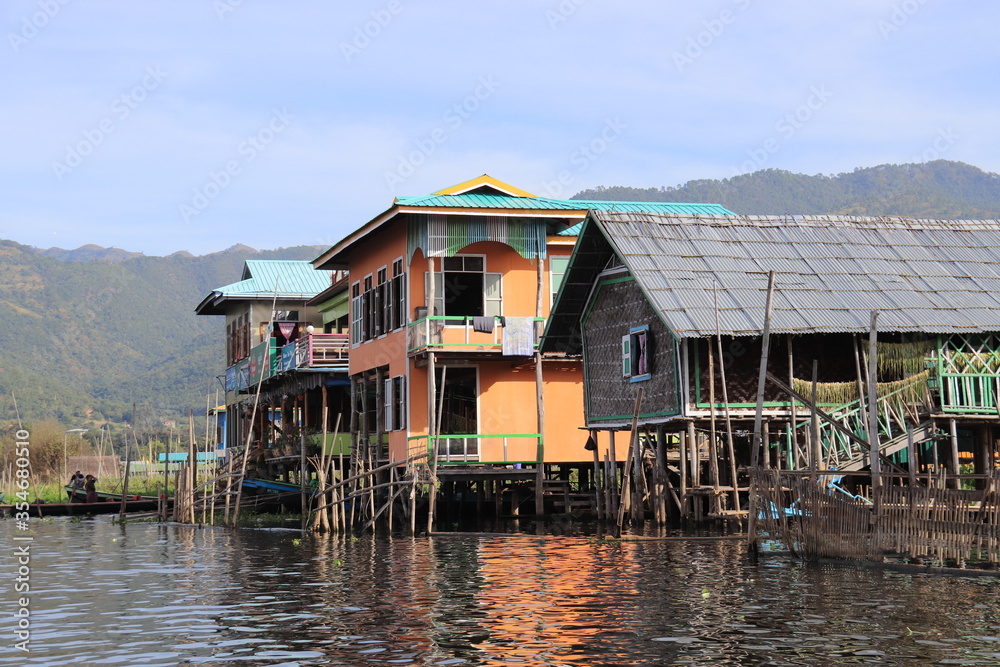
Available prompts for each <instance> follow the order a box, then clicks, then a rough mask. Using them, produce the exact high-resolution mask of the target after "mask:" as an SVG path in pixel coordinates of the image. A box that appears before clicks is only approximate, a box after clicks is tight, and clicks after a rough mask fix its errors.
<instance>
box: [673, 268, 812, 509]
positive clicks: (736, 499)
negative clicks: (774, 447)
mask: <svg viewBox="0 0 1000 667" xmlns="http://www.w3.org/2000/svg"><path fill="white" fill-rule="evenodd" d="M715 339H716V343H717V344H718V347H719V380H720V384H721V385H722V404H723V406H724V408H725V415H726V454H727V456H728V457H729V478H730V480H732V484H733V509H735V510H736V511H737V512H739V511H740V485H739V481H738V479H737V476H736V447H735V445H734V444H733V422H732V419H731V418H730V414H729V389H728V388H727V387H726V360H725V355H724V354H723V352H722V324H721V321H720V316H719V283H718V282H716V283H715ZM789 340H791V337H789ZM788 356H789V368H791V344H789V348H788ZM792 405H793V407H794V401H793V402H792ZM793 430H794V429H793ZM657 437H659V436H657ZM765 462H766V461H765ZM665 471H666V465H665V464H664V474H666V473H665Z"/></svg>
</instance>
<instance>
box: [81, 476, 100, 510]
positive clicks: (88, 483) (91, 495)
mask: <svg viewBox="0 0 1000 667" xmlns="http://www.w3.org/2000/svg"><path fill="white" fill-rule="evenodd" d="M83 489H84V491H86V492H87V502H88V503H96V502H97V478H96V477H94V476H93V475H87V477H86V480H85V481H84V484H83Z"/></svg>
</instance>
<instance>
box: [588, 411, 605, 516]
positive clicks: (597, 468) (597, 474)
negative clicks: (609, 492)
mask: <svg viewBox="0 0 1000 667" xmlns="http://www.w3.org/2000/svg"><path fill="white" fill-rule="evenodd" d="M590 439H591V440H592V441H593V443H594V450H593V451H592V452H591V454H593V455H594V480H593V481H594V496H595V501H594V502H595V504H596V507H597V518H598V519H603V518H604V516H605V515H604V502H603V500H604V498H603V497H602V495H603V494H602V484H601V483H600V480H601V465H600V461H599V460H598V455H597V450H598V449H600V448H599V447H598V445H597V429H590Z"/></svg>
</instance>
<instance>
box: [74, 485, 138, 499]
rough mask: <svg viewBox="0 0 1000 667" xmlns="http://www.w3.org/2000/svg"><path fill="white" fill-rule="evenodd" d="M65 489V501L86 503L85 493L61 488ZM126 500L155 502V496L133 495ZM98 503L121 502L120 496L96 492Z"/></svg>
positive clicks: (108, 492) (129, 495)
mask: <svg viewBox="0 0 1000 667" xmlns="http://www.w3.org/2000/svg"><path fill="white" fill-rule="evenodd" d="M63 488H65V489H66V496H67V500H68V501H69V502H71V503H85V502H87V492H86V491H84V490H83V489H74V488H73V487H71V486H66V487H63ZM128 499H129V500H130V501H132V500H152V501H155V500H156V499H157V498H156V496H140V495H135V494H131V493H130V494H128ZM97 500H98V502H102V503H108V502H119V503H120V502H121V501H122V494H120V493H112V492H110V491H98V492H97Z"/></svg>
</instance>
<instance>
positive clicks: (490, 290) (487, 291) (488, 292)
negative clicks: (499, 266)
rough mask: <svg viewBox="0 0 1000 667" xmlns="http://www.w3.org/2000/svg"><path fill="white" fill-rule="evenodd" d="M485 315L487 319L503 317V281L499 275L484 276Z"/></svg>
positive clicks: (489, 274)
mask: <svg viewBox="0 0 1000 667" xmlns="http://www.w3.org/2000/svg"><path fill="white" fill-rule="evenodd" d="M483 315H486V316H487V317H490V316H493V317H500V316H502V315H503V280H502V275H501V274H499V273H486V274H484V275H483Z"/></svg>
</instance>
